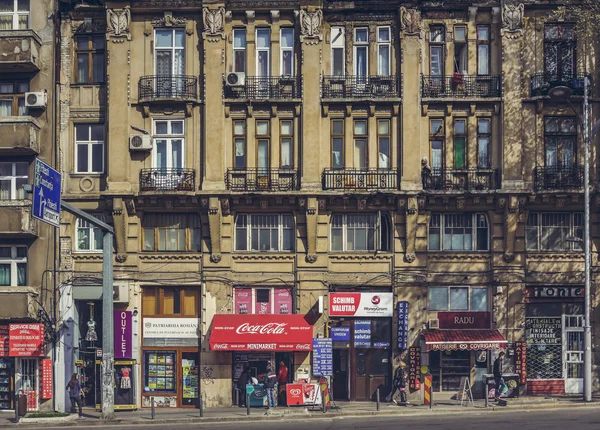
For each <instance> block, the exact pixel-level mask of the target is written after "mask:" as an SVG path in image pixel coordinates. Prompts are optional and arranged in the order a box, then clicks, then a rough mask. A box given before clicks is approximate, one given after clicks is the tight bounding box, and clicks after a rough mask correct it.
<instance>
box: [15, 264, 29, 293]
mask: <svg viewBox="0 0 600 430" xmlns="http://www.w3.org/2000/svg"><path fill="white" fill-rule="evenodd" d="M25 285H27V264H25V263H18V264H17V286H19V287H23V286H25Z"/></svg>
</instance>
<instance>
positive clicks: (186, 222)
mask: <svg viewBox="0 0 600 430" xmlns="http://www.w3.org/2000/svg"><path fill="white" fill-rule="evenodd" d="M142 227H143V230H144V244H143V250H144V251H190V252H199V251H200V250H201V248H200V245H201V240H202V230H201V227H202V226H201V224H200V216H199V215H198V214H178V213H147V214H145V215H144V218H143V220H142Z"/></svg>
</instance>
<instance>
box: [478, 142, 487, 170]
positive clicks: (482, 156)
mask: <svg viewBox="0 0 600 430" xmlns="http://www.w3.org/2000/svg"><path fill="white" fill-rule="evenodd" d="M489 146H490V138H489V137H480V138H479V142H478V149H479V154H478V162H479V167H480V168H482V169H488V168H489V167H490V161H489V160H490V158H489V157H490V155H489Z"/></svg>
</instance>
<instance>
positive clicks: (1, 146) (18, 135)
mask: <svg viewBox="0 0 600 430" xmlns="http://www.w3.org/2000/svg"><path fill="white" fill-rule="evenodd" d="M0 64H2V62H1V61H0ZM39 131H40V126H39V123H38V122H37V120H36V119H34V118H33V117H31V116H5V117H0V136H2V139H0V155H7V154H10V155H20V154H23V155H33V154H38V153H39V152H40V144H39Z"/></svg>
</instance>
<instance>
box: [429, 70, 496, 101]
mask: <svg viewBox="0 0 600 430" xmlns="http://www.w3.org/2000/svg"><path fill="white" fill-rule="evenodd" d="M421 91H422V93H421V94H422V96H423V97H424V98H432V99H448V98H463V99H464V98H493V97H500V94H501V91H500V77H499V76H491V75H485V76H466V75H461V74H457V73H455V74H454V75H451V76H425V75H424V76H422V77H421Z"/></svg>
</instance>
